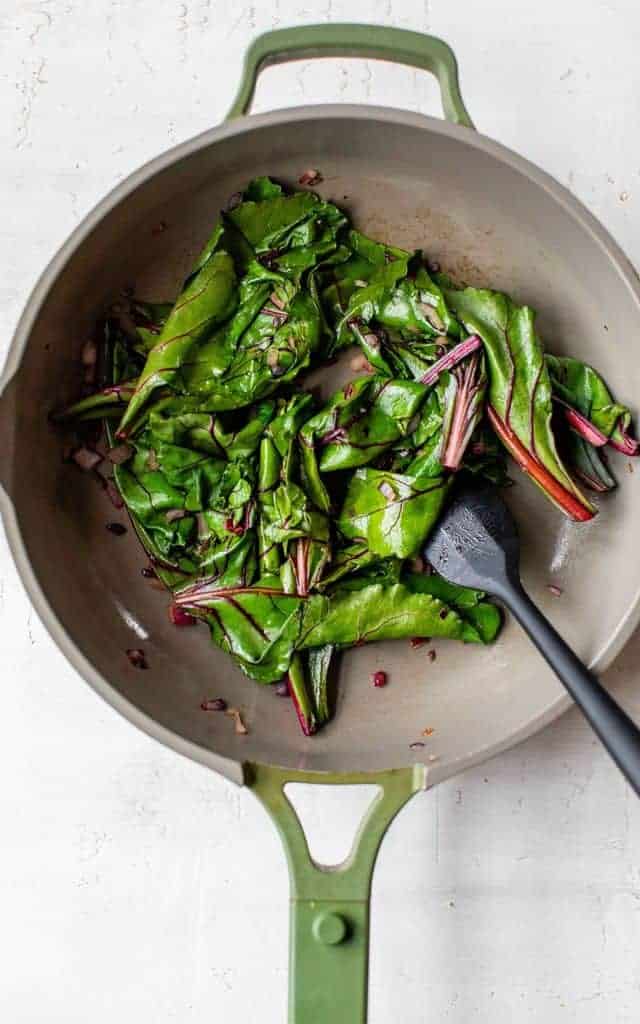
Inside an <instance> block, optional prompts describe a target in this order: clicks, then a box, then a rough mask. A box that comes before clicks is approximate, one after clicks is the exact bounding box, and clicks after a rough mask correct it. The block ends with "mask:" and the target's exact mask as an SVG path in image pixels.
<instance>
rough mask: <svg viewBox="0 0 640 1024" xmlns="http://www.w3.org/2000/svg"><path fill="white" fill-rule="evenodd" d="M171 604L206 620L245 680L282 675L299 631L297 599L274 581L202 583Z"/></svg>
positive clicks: (271, 578) (270, 679) (267, 578)
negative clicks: (244, 584)
mask: <svg viewBox="0 0 640 1024" xmlns="http://www.w3.org/2000/svg"><path fill="white" fill-rule="evenodd" d="M175 601H176V604H177V605H178V606H179V607H182V608H184V609H185V610H186V611H188V612H190V613H193V614H196V615H198V616H200V617H203V618H205V619H206V621H207V622H208V624H209V625H210V627H211V636H212V639H213V641H214V643H216V644H217V645H218V646H219V647H221V648H222V649H223V650H225V651H227V652H228V653H229V654H231V655H233V657H234V658H235V659H236V660H237V662H238V664H239V665H240V667H241V668H242V670H243V671H244V672H246V674H247V675H250V676H251V678H252V679H256V680H257V681H258V682H261V683H272V682H275V681H276V680H278V679H280V678H281V677H282V676H283V675H284V673H285V672H286V671H287V670H288V668H289V665H290V662H291V658H292V656H293V653H294V650H295V645H296V642H297V639H298V636H299V632H300V615H301V607H302V601H301V598H299V597H297V596H295V595H292V594H286V593H284V591H283V590H282V587H281V584H280V580H279V578H278V577H277V576H265V577H263V578H262V579H260V580H258V581H257V583H255V584H254V585H253V586H251V587H242V586H231V587H219V586H218V585H217V583H216V581H214V582H213V584H212V583H210V582H208V581H204V582H202V583H197V584H195V585H194V586H191V587H188V588H185V589H183V590H181V591H179V592H177V593H176V595H175Z"/></svg>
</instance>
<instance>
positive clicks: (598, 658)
mask: <svg viewBox="0 0 640 1024" xmlns="http://www.w3.org/2000/svg"><path fill="white" fill-rule="evenodd" d="M327 118H335V119H342V120H348V119H354V118H355V119H360V120H368V121H375V120H380V121H382V122H385V123H392V124H394V123H395V124H399V125H402V126H404V127H409V128H416V129H419V130H423V131H424V130H426V131H429V132H430V133H432V134H435V135H441V136H445V137H450V138H455V139H458V140H460V141H462V142H464V143H465V144H467V145H469V146H471V147H472V148H473V149H476V150H481V151H483V152H484V153H487V154H488V155H489V156H491V157H493V158H494V159H496V160H498V161H500V162H503V163H506V164H507V165H508V166H509V167H511V168H512V169H514V170H516V171H517V172H519V173H520V174H522V175H523V176H524V177H525V178H527V179H528V180H529V181H530V182H531V183H532V184H534V185H536V186H537V187H538V188H541V189H542V190H543V191H544V192H546V193H547V194H548V195H549V196H550V197H551V198H552V199H553V200H554V201H555V202H557V203H559V204H560V206H561V207H563V209H564V210H565V211H566V212H568V213H569V214H570V215H571V216H572V217H574V219H575V220H577V221H578V223H579V224H580V226H581V227H582V228H583V229H584V230H585V231H586V232H587V233H588V235H589V236H590V237H591V239H592V240H593V242H594V243H596V244H597V245H598V247H599V249H600V250H601V251H602V254H603V256H604V257H606V258H607V259H608V260H609V262H610V263H612V264H613V267H614V268H615V270H616V272H617V273H618V275H619V276H620V278H621V280H622V282H623V283H624V285H625V286H626V287H627V289H628V290H629V292H630V293H631V295H632V297H633V298H634V299H635V301H636V304H637V305H638V313H639V319H640V278H639V277H638V275H637V273H636V271H635V269H634V267H633V265H632V264H631V262H630V260H629V259H628V258H627V256H626V255H625V253H624V252H623V250H622V249H621V247H620V246H619V245H618V243H617V242H616V241H615V239H614V238H613V237H612V235H611V234H610V233H609V232H608V231H607V229H606V228H605V227H604V226H603V225H602V224H601V223H600V221H599V220H598V219H597V218H596V217H595V216H594V215H593V214H592V213H590V211H589V210H588V209H587V208H586V206H584V204H583V203H582V202H581V201H580V200H579V199H577V198H576V197H575V196H574V195H572V193H571V192H569V190H568V189H567V188H565V187H564V186H563V185H561V184H560V183H559V182H557V181H556V180H555V178H553V177H552V176H551V175H549V174H547V173H546V172H545V171H543V170H541V169H540V168H539V167H537V166H536V165H535V164H534V163H532V162H531V161H529V160H527V159H526V158H525V157H522V156H520V155H519V154H517V153H515V152H514V151H513V150H511V149H509V148H508V147H507V146H504V145H503V144H502V143H499V142H496V141H495V140H493V139H491V138H489V137H488V136H486V135H483V134H481V133H479V132H477V131H476V130H474V129H471V128H467V127H464V126H462V125H456V124H452V123H450V122H448V121H444V120H441V119H439V118H435V117H431V116H428V115H425V114H419V113H414V112H412V111H406V110H402V109H400V108H395V107H379V106H367V105H364V104H317V105H315V104H314V105H312V106H298V107H286V108H282V109H278V110H273V111H269V112H268V113H264V114H250V115H247V116H245V117H242V118H238V119H236V120H233V121H229V122H224V123H222V124H221V125H218V126H216V127H214V128H209V129H207V130H205V131H204V132H201V133H200V134H198V135H196V136H194V137H192V138H191V139H188V140H186V141H185V142H181V143H179V144H178V145H176V146H173V147H171V148H170V149H168V150H165V151H163V152H162V153H160V154H159V155H157V156H155V157H152V158H151V159H150V160H148V161H147V162H146V163H144V164H143V165H142V166H141V167H139V168H137V169H136V170H135V171H133V172H131V174H129V175H127V177H126V178H124V179H123V180H122V181H120V182H118V184H117V185H115V186H114V188H113V189H111V190H110V191H109V192H108V193H107V194H106V195H105V196H104V197H103V198H102V199H101V200H100V201H99V202H98V203H97V204H96V205H95V206H94V207H93V209H91V210H90V211H89V213H87V214H86V215H85V217H84V218H83V219H82V221H81V222H80V223H79V224H78V225H77V226H76V227H75V228H74V230H73V231H72V233H71V234H70V235H69V237H68V238H67V240H66V241H65V242H64V243H63V244H62V246H61V247H60V248H59V249H58V251H57V252H56V253H55V255H54V256H53V257H52V259H51V260H50V261H49V263H48V265H47V266H46V267H45V269H44V270H43V272H42V273H41V275H40V277H39V278H38V280H37V282H36V284H35V285H34V287H33V289H32V291H31V293H30V295H29V297H28V299H27V301H26V304H25V307H24V309H23V312H22V314H21V316H20V318H19V320H18V323H17V326H16V329H15V331H14V334H13V338H12V340H11V343H10V346H9V350H8V353H7V357H6V361H5V366H4V370H3V373H2V377H1V378H0V427H1V428H2V430H3V434H4V436H5V437H8V438H9V439H11V438H12V436H13V430H12V427H13V418H14V410H13V407H12V400H11V399H12V390H13V385H14V384H15V382H16V380H17V377H18V374H19V372H20V365H21V362H22V358H23V355H24V353H25V351H26V349H27V346H28V343H29V338H30V335H31V331H32V328H33V326H34V324H35V322H36V320H37V318H38V316H39V314H40V311H41V309H42V306H43V304H44V303H45V301H46V299H47V298H48V296H49V294H50V292H51V290H52V289H53V288H54V287H55V284H56V281H57V279H58V277H59V275H60V273H61V272H62V271H63V269H64V268H65V267H66V265H67V263H68V262H69V260H70V259H71V257H72V256H73V255H74V254H75V253H76V252H77V250H78V249H79V248H80V247H81V245H82V244H83V242H84V241H85V239H86V238H87V237H88V236H89V235H90V234H91V232H93V231H94V229H95V228H97V227H98V226H99V224H100V222H101V221H102V220H103V219H104V217H105V216H106V215H107V214H109V213H110V212H111V211H112V210H113V209H114V208H115V207H116V206H117V205H118V204H119V203H121V202H122V201H123V200H125V199H126V198H128V197H129V196H130V195H132V194H133V193H134V192H135V191H136V189H137V188H139V187H140V186H141V185H143V184H145V183H146V182H147V181H148V180H149V179H150V178H152V177H153V176H155V175H156V174H158V173H160V172H162V171H164V170H166V169H167V168H169V167H170V166H171V165H172V164H174V163H176V162H177V161H179V160H181V159H184V158H185V157H189V156H191V155H193V154H195V153H198V152H199V151H201V150H203V149H205V148H207V147H209V146H211V145H213V144H215V143H216V142H218V141H221V140H223V139H227V138H233V137H234V136H237V135H242V134H244V133H246V132H251V131H252V130H253V129H254V128H261V127H272V126H276V125H277V126H280V127H283V126H286V125H287V123H290V124H294V125H295V124H296V123H299V122H300V121H307V122H308V121H313V120H320V119H327ZM7 447H8V448H11V446H10V445H8V446H7ZM10 461H11V459H10V456H9V457H7V455H6V454H5V457H4V460H3V462H0V513H1V515H2V520H3V524H4V528H5V532H6V536H7V540H8V543H9V548H10V550H11V554H12V556H13V559H14V562H15V564H16V568H17V570H18V573H19V575H20V578H21V580H22V583H23V585H24V587H25V589H26V591H27V595H28V597H29V599H30V601H31V603H32V604H33V606H34V608H35V610H36V612H37V614H38V616H39V617H40V620H41V621H42V623H43V625H44V626H45V628H46V629H47V631H48V632H49V634H50V636H51V637H52V639H53V640H54V642H55V643H56V645H57V646H58V647H59V648H60V650H61V651H62V653H63V654H64V655H65V657H66V658H67V660H68V661H69V662H70V664H71V665H72V667H73V668H75V670H76V671H77V672H78V673H79V674H80V675H81V676H82V678H83V679H84V680H85V681H86V682H87V683H88V684H89V685H90V686H91V687H92V689H93V690H94V691H95V692H96V693H97V694H98V695H99V696H100V697H102V699H103V700H105V701H106V702H107V703H108V704H110V705H111V706H112V707H113V708H115V710H116V711H118V712H119V713H120V714H121V715H123V717H125V718H126V719H127V720H128V721H129V722H131V723H132V724H133V725H136V726H138V728H140V729H142V730H143V731H144V732H145V733H147V735H149V736H151V737H152V738H153V739H156V740H158V741H159V742H160V743H163V744H164V745H165V746H167V747H169V748H171V749H173V750H175V751H177V752H178V753H180V754H184V755H185V756H186V757H189V758H191V759H192V760H194V761H197V762H200V763H201V764H204V765H206V766H207V767H209V768H212V769H214V770H215V771H217V772H220V773H221V774H222V775H224V776H226V777H227V778H228V779H230V780H231V781H233V782H237V783H239V784H242V783H243V782H244V761H243V759H242V758H241V757H239V758H237V759H236V758H229V757H223V756H222V755H220V754H217V753H216V752H215V751H213V750H211V749H209V748H207V747H204V746H202V745H201V744H198V743H195V742H194V741H192V740H188V739H186V738H185V737H184V736H182V735H180V734H179V733H178V732H175V731H174V730H172V729H169V728H167V727H166V726H163V725H160V724H159V723H158V722H157V721H156V720H155V719H154V718H152V717H151V716H150V715H147V714H146V713H144V712H142V711H141V710H140V709H139V708H137V707H136V706H135V705H134V704H133V703H132V702H131V701H129V700H128V698H126V697H124V696H123V695H122V694H121V693H120V692H119V691H118V690H116V688H115V687H114V686H113V685H112V684H111V683H110V682H109V681H108V679H107V678H106V677H105V676H103V675H102V673H100V672H98V671H97V669H96V668H95V667H94V666H93V664H92V663H91V662H90V661H89V660H88V659H87V658H85V656H84V655H83V654H82V652H81V651H80V649H79V648H78V647H77V646H76V644H75V642H74V640H73V638H72V636H71V635H70V633H68V632H67V630H66V629H65V628H64V626H63V625H62V623H61V622H60V620H59V619H58V617H57V615H56V613H55V610H54V608H53V607H52V605H51V604H50V603H49V601H48V599H47V597H46V596H45V594H44V591H43V590H42V587H41V586H40V583H39V580H38V578H37V576H36V574H35V572H34V570H33V567H32V565H31V563H30V560H29V557H28V555H27V550H26V545H25V542H24V540H23V537H22V532H21V529H20V525H19V522H18V518H17V515H16V511H15V508H14V505H13V502H12V500H11V498H10V487H9V486H8V484H7V482H6V481H7V477H8V476H9V475H10V468H11V467H10ZM639 622H640V580H639V582H638V588H637V590H636V592H635V595H634V597H633V599H632V600H631V602H630V603H629V606H628V608H627V610H626V612H625V613H624V615H623V616H622V618H621V620H620V622H619V624H618V626H617V628H616V629H615V630H614V632H613V633H612V635H611V637H610V638H609V640H608V641H607V642H606V643H605V644H604V645H603V647H602V648H601V650H600V651H599V652H598V653H597V654H596V655H595V657H594V658H593V659H592V661H591V664H590V667H591V668H593V669H596V670H597V671H599V672H602V671H604V670H605V669H606V668H607V667H608V666H609V665H610V664H611V662H612V661H613V660H614V658H615V657H616V656H617V655H618V654H619V653H620V651H621V650H622V649H623V647H624V646H625V644H626V643H627V641H628V640H629V639H630V637H631V636H632V634H633V632H634V631H635V629H636V627H637V625H638V623H639ZM571 704H572V701H571V699H570V698H569V697H568V695H564V694H563V695H561V696H560V697H558V699H557V700H555V701H553V702H552V703H551V704H549V705H548V706H547V707H546V708H544V709H543V710H542V711H541V712H540V713H539V714H538V715H536V716H535V717H534V718H532V719H530V720H529V722H527V724H526V725H524V726H522V727H521V728H520V729H517V730H515V731H514V732H512V733H509V735H508V736H505V737H504V739H503V740H501V741H498V742H495V743H493V744H490V745H487V746H485V747H480V748H477V749H475V750H474V751H472V752H471V753H470V754H469V755H468V756H466V757H461V758H458V759H457V760H455V761H450V762H447V763H446V764H445V765H442V766H440V765H438V764H436V765H434V766H432V767H428V768H427V769H426V773H427V785H429V786H430V785H433V784H435V783H436V782H440V781H443V780H444V779H445V778H449V777H451V776H452V775H455V774H457V773H458V772H460V771H462V770H463V769H466V768H469V767H471V766H473V765H475V764H479V763H482V762H483V761H485V760H487V759H488V758H490V757H493V756H494V755H496V754H498V753H500V752H502V751H504V750H507V749H509V748H510V747H512V746H515V745H516V744H517V743H519V742H521V741H522V740H524V739H527V738H528V737H529V736H532V735H534V734H535V733H536V732H538V731H539V730H541V729H542V728H544V727H545V726H546V725H548V724H550V723H551V722H552V721H554V720H555V719H556V718H558V717H559V716H560V715H561V714H563V712H564V711H566V710H567V709H568V708H569V707H570V706H571ZM409 763H410V762H408V764H409ZM392 767H404V765H402V766H391V765H390V766H388V768H389V769H390V768H392ZM385 770H387V769H381V771H385ZM313 774H317V775H318V780H319V781H321V780H322V777H323V775H327V774H330V773H329V772H324V771H319V770H316V771H314V772H313ZM344 774H345V776H346V775H348V774H349V773H344ZM371 774H372V776H373V775H374V774H378V773H371Z"/></svg>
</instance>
